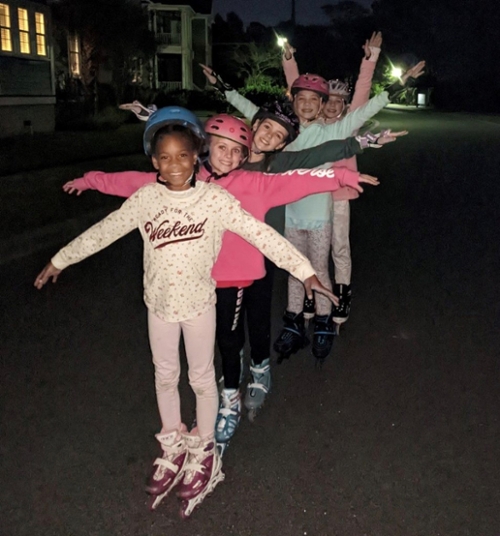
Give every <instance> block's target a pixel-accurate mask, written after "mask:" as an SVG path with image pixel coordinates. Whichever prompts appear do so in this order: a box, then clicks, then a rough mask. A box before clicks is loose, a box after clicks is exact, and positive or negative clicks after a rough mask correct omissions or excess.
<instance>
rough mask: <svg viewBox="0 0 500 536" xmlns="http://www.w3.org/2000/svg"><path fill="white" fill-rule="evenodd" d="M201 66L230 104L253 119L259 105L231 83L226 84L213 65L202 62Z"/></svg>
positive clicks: (212, 83)
mask: <svg viewBox="0 0 500 536" xmlns="http://www.w3.org/2000/svg"><path fill="white" fill-rule="evenodd" d="M200 67H201V68H202V69H203V74H204V75H205V76H206V78H207V80H208V82H209V83H210V84H211V85H212V86H213V87H214V88H215V89H216V90H218V91H220V92H221V93H222V94H223V95H224V97H225V98H226V100H227V102H229V104H231V105H232V106H234V107H235V108H236V109H237V110H238V111H239V112H240V113H241V114H243V115H244V116H245V118H246V119H248V120H249V121H251V120H252V119H253V116H254V115H255V114H256V113H257V112H258V111H259V107H258V106H256V105H255V104H254V103H253V102H252V101H249V100H248V99H247V98H245V97H244V96H243V95H240V94H239V93H238V92H237V91H236V90H235V89H233V88H232V87H231V86H230V85H229V84H226V83H225V82H224V81H223V80H222V78H221V77H220V76H219V75H218V74H217V73H216V72H215V71H214V70H212V68H211V67H208V66H207V65H203V64H202V63H200Z"/></svg>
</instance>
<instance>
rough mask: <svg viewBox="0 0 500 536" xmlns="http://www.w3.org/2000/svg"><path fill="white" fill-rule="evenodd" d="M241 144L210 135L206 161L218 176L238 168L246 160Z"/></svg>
mask: <svg viewBox="0 0 500 536" xmlns="http://www.w3.org/2000/svg"><path fill="white" fill-rule="evenodd" d="M246 156H247V155H246V151H245V150H244V147H243V145H242V144H241V143H238V142H236V141H233V140H229V139H227V138H221V137H220V136H215V135H213V134H212V135H211V136H210V145H209V157H208V161H209V162H210V165H211V166H212V169H213V170H214V171H215V173H217V174H218V175H224V174H226V173H229V172H230V171H233V169H236V168H237V167H239V166H240V165H241V164H242V163H243V161H244V160H245V158H246Z"/></svg>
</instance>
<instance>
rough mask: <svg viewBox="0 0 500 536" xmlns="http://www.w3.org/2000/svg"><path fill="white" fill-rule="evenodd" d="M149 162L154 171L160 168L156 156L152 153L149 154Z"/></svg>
mask: <svg viewBox="0 0 500 536" xmlns="http://www.w3.org/2000/svg"><path fill="white" fill-rule="evenodd" d="M151 162H152V163H153V167H154V168H155V169H156V171H159V170H160V165H159V163H158V160H157V158H156V156H155V155H154V154H153V155H151Z"/></svg>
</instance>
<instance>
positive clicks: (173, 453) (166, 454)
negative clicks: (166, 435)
mask: <svg viewBox="0 0 500 536" xmlns="http://www.w3.org/2000/svg"><path fill="white" fill-rule="evenodd" d="M160 443H161V447H162V450H163V456H162V457H161V458H156V460H155V461H154V464H153V465H157V466H158V467H157V469H156V471H155V473H154V479H155V480H158V479H161V478H163V477H164V475H165V473H166V472H167V471H172V472H173V473H174V474H177V473H178V472H179V469H180V468H179V466H178V465H176V464H175V463H173V461H171V460H175V458H177V456H179V454H182V453H183V452H184V451H185V449H186V445H185V443H184V440H183V439H182V437H181V438H180V439H179V440H178V441H176V442H175V443H174V444H173V445H167V444H165V443H164V442H162V441H161V440H160Z"/></svg>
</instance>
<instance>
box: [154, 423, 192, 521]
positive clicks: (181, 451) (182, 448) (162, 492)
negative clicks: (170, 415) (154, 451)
mask: <svg viewBox="0 0 500 536" xmlns="http://www.w3.org/2000/svg"><path fill="white" fill-rule="evenodd" d="M156 438H157V439H158V441H159V442H160V445H161V448H162V450H163V455H162V457H161V458H156V460H155V461H154V465H153V472H152V473H151V476H150V477H149V480H148V483H147V485H146V491H147V493H149V494H150V495H151V497H150V500H149V503H148V504H149V509H150V510H154V509H155V508H157V507H158V506H159V504H160V503H161V501H162V500H163V499H164V498H165V497H166V496H167V495H168V494H169V493H170V491H171V490H172V489H173V488H175V486H177V484H178V483H179V482H180V481H181V479H182V477H183V475H184V469H185V466H186V464H187V460H188V450H187V446H186V442H185V441H184V436H183V435H181V434H180V433H179V432H178V431H177V430H176V431H174V432H171V433H169V434H158V435H157V436H156Z"/></svg>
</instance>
